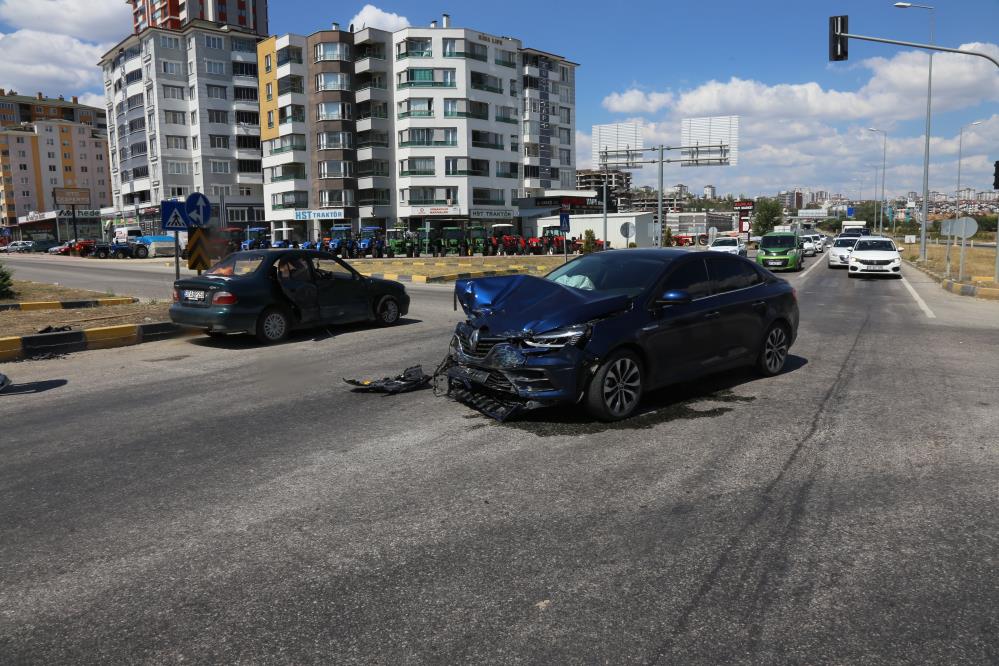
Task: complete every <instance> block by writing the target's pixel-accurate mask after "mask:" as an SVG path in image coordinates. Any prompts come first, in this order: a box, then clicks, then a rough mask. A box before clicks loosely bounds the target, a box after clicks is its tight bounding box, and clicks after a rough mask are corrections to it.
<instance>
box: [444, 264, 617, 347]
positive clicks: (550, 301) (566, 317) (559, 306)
mask: <svg viewBox="0 0 999 666" xmlns="http://www.w3.org/2000/svg"><path fill="white" fill-rule="evenodd" d="M454 294H455V298H456V299H457V300H458V302H459V303H461V307H462V309H463V310H464V311H465V314H466V315H468V318H469V321H471V322H472V323H474V325H475V326H477V327H484V328H487V329H488V330H489V331H491V332H492V333H494V334H500V333H504V332H512V331H524V332H528V331H530V332H533V333H544V332H546V331H551V330H555V329H557V328H562V327H564V326H570V325H572V324H582V323H585V322H587V321H590V320H592V319H596V318H598V317H601V316H605V315H608V314H611V313H614V312H618V311H621V310H624V309H626V308H627V307H628V303H629V299H628V297H627V296H621V295H606V294H600V293H599V292H593V291H583V290H580V289H573V288H571V287H565V286H563V285H560V284H557V283H555V282H552V281H550V280H545V279H542V278H539V277H535V276H533V275H504V276H502V277H487V278H476V279H471V280H457V281H456V282H455V283H454Z"/></svg>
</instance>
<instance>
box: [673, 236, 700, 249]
mask: <svg viewBox="0 0 999 666" xmlns="http://www.w3.org/2000/svg"><path fill="white" fill-rule="evenodd" d="M673 240H674V241H675V242H676V245H678V246H680V247H687V246H690V245H707V244H708V235H707V234H698V235H693V234H677V235H675V236H673Z"/></svg>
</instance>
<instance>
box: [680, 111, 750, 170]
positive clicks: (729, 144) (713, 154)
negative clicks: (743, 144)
mask: <svg viewBox="0 0 999 666" xmlns="http://www.w3.org/2000/svg"><path fill="white" fill-rule="evenodd" d="M680 145H681V146H683V151H682V155H683V157H684V161H683V162H681V166H685V167H689V166H735V165H737V164H738V163H739V116H708V117H704V118H684V119H683V120H681V121H680ZM719 145H723V146H724V148H718V147H710V146H719ZM700 146H703V148H702V147H700Z"/></svg>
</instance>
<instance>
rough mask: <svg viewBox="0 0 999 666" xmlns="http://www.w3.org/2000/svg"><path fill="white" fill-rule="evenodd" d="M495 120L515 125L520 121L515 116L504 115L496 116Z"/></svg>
mask: <svg viewBox="0 0 999 666" xmlns="http://www.w3.org/2000/svg"><path fill="white" fill-rule="evenodd" d="M496 122H498V123H509V124H511V125H516V124H518V123H519V122H520V121H519V120H517V119H516V118H507V117H505V116H496Z"/></svg>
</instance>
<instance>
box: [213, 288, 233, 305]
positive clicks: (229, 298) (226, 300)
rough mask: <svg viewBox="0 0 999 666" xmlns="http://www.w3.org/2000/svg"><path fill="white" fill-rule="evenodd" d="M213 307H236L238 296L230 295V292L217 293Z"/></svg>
mask: <svg viewBox="0 0 999 666" xmlns="http://www.w3.org/2000/svg"><path fill="white" fill-rule="evenodd" d="M212 304H213V305H235V304H236V296H235V295H233V294H231V293H229V292H228V291H216V292H215V296H213V297H212Z"/></svg>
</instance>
